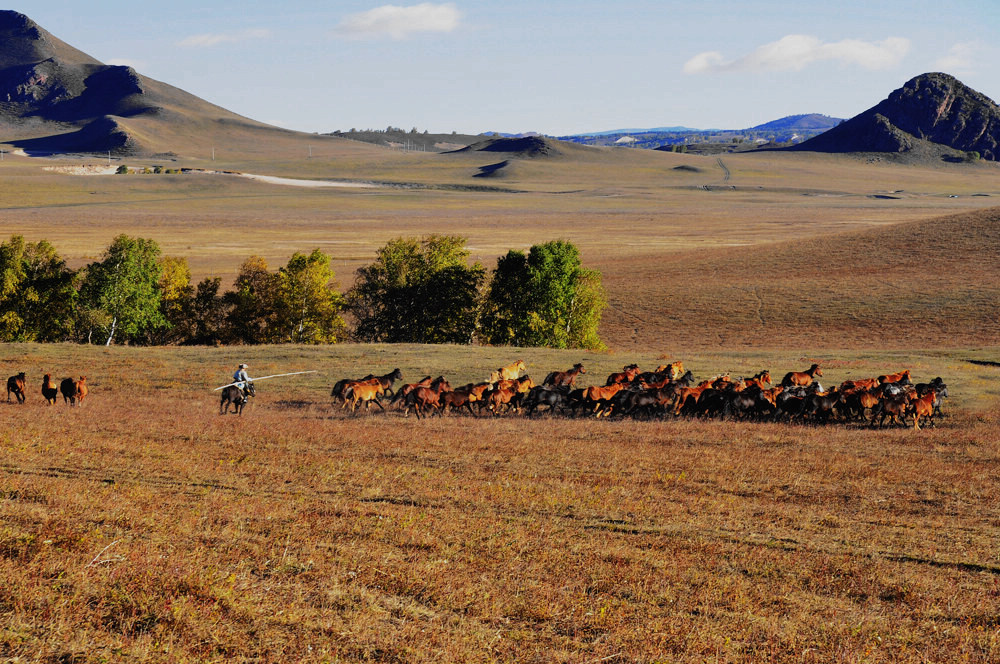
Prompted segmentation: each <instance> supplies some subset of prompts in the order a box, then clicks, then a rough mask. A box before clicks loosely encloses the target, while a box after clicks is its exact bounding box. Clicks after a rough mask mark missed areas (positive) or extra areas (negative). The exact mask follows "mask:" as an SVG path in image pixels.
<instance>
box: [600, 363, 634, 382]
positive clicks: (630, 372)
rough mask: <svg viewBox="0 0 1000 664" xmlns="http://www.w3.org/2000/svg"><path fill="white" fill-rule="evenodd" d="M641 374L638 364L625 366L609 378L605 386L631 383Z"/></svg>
mask: <svg viewBox="0 0 1000 664" xmlns="http://www.w3.org/2000/svg"><path fill="white" fill-rule="evenodd" d="M639 373H640V372H639V365H638V364H628V365H625V366H624V367H622V370H621V371H618V372H616V373H613V374H611V375H610V376H608V380H607V382H606V383H604V385H605V387H607V386H608V385H617V384H618V383H631V382H632V381H633V380H635V377H636V376H638V375H639Z"/></svg>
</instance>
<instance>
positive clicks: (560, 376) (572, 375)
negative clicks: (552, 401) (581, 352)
mask: <svg viewBox="0 0 1000 664" xmlns="http://www.w3.org/2000/svg"><path fill="white" fill-rule="evenodd" d="M585 373H587V370H586V369H584V368H583V364H581V363H580V362H577V363H576V364H574V365H573V368H571V369H567V370H566V371H553V372H552V373H550V374H549V375H548V376H546V377H545V380H543V381H542V385H556V386H559V385H573V383H575V382H576V377H577V376H578V375H579V374H585Z"/></svg>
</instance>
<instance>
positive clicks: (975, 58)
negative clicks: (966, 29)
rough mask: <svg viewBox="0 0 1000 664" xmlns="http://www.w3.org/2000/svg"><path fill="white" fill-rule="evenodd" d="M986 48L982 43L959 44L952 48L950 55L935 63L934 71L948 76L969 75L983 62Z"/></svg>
mask: <svg viewBox="0 0 1000 664" xmlns="http://www.w3.org/2000/svg"><path fill="white" fill-rule="evenodd" d="M985 51H986V47H985V45H984V44H983V43H982V42H975V41H971V42H959V43H957V44H955V45H954V46H952V47H951V49H950V50H949V51H948V55H946V56H944V57H942V58H939V59H938V60H936V61H935V62H934V69H937V70H938V71H943V72H945V73H946V74H969V73H972V72H974V71H975V70H976V65H977V64H978V63H979V62H982V61H983V56H985V55H986V53H985Z"/></svg>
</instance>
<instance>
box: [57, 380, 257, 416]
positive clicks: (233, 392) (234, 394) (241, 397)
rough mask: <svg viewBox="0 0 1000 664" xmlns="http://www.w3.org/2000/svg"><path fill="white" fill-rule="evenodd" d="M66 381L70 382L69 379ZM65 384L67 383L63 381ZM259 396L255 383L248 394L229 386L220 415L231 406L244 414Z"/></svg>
mask: <svg viewBox="0 0 1000 664" xmlns="http://www.w3.org/2000/svg"><path fill="white" fill-rule="evenodd" d="M66 380H69V379H68V378H67V379H66ZM63 382H65V381H63ZM253 396H257V392H255V391H254V389H253V383H251V382H249V381H247V383H246V394H244V393H243V390H241V389H240V388H239V387H238V386H236V385H227V386H225V387H224V388H222V397H221V398H220V399H219V415H224V414H226V413H228V412H229V404H232V405H233V413H235V414H236V415H242V414H243V407H244V406H245V405H247V401H248V400H249V397H253Z"/></svg>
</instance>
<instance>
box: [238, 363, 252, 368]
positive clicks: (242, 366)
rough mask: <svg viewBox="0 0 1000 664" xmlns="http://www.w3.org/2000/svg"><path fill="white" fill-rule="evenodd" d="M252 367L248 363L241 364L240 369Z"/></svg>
mask: <svg viewBox="0 0 1000 664" xmlns="http://www.w3.org/2000/svg"><path fill="white" fill-rule="evenodd" d="M249 368H250V367H249V366H248V365H246V364H241V365H240V369H249Z"/></svg>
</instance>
